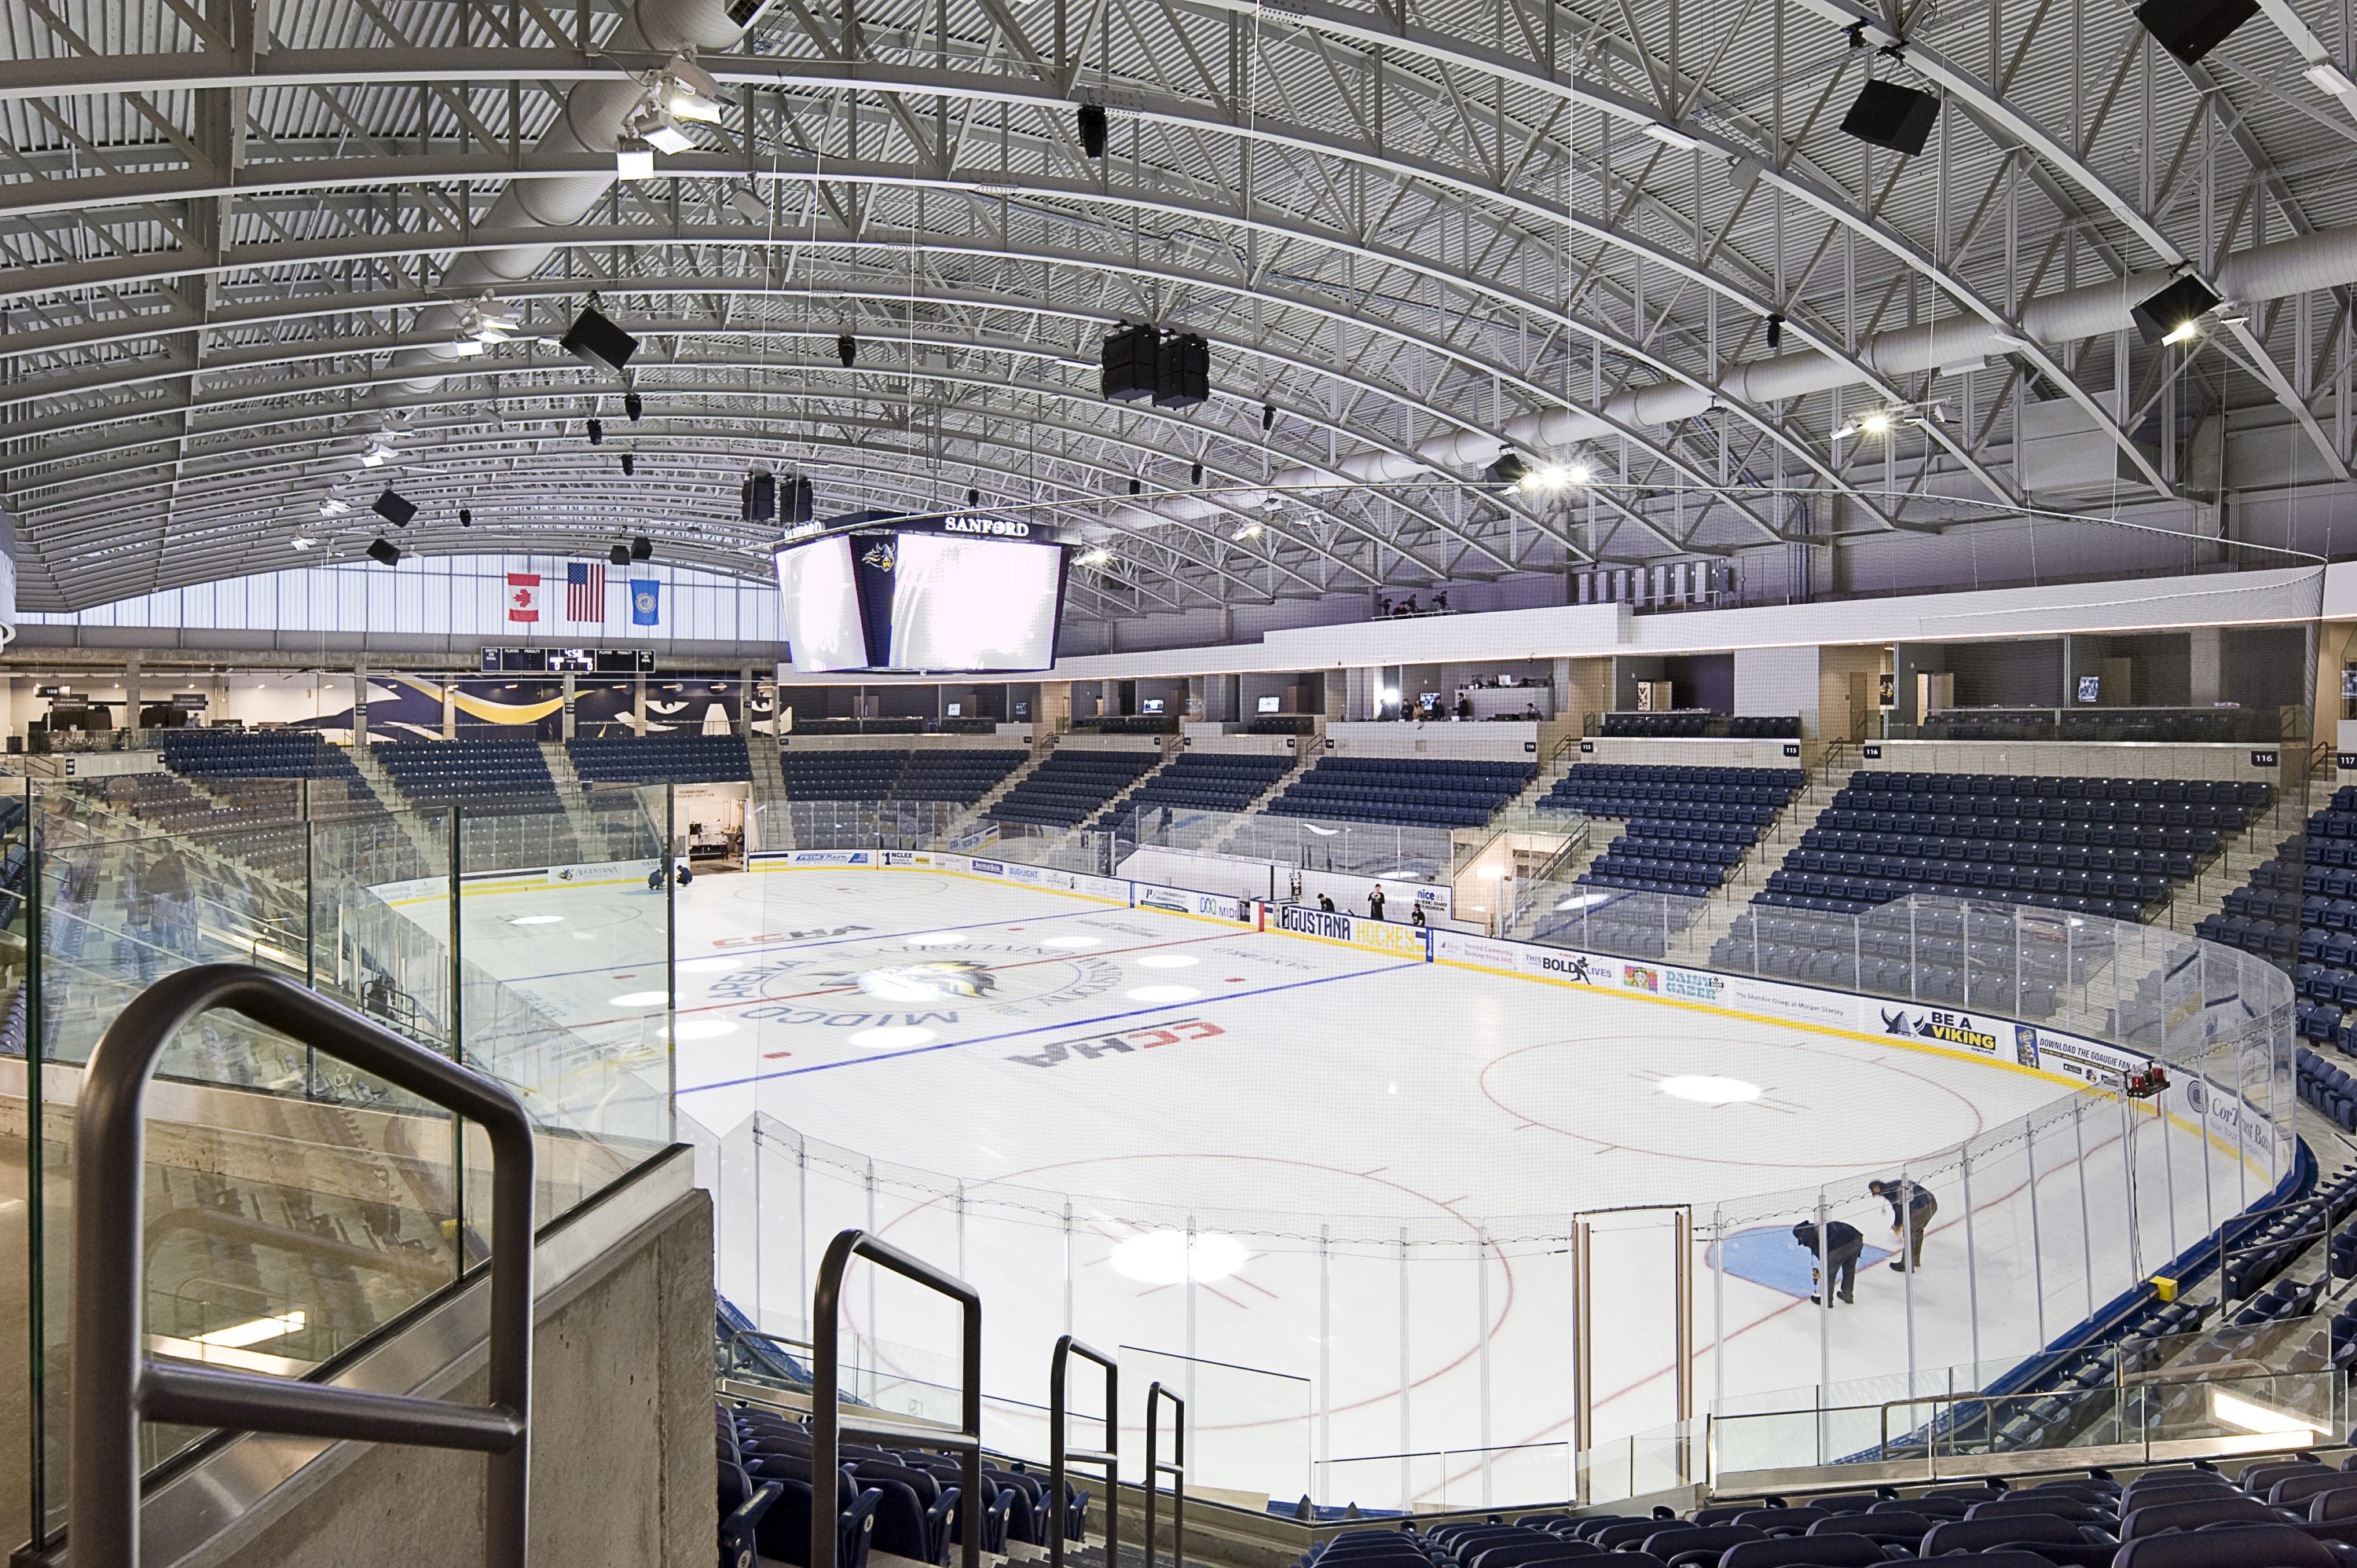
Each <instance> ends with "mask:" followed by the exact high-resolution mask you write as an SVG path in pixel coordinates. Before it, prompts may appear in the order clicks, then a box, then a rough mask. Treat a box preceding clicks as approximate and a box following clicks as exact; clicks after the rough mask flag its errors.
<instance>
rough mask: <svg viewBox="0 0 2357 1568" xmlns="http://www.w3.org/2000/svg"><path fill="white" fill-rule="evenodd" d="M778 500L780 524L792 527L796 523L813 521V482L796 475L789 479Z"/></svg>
mask: <svg viewBox="0 0 2357 1568" xmlns="http://www.w3.org/2000/svg"><path fill="white" fill-rule="evenodd" d="M778 500H779V517H778V521H780V522H782V523H785V524H787V525H788V526H789V527H791V526H792V525H793V524H795V523H802V522H808V521H810V520H811V507H812V505H813V492H812V490H811V482H810V480H809V478H807V477H805V476H803V475H801V474H796V475H795V476H794V477H793V478H791V479H788V480H787V481H786V482H785V487H784V489H782V490H780V493H779V496H778Z"/></svg>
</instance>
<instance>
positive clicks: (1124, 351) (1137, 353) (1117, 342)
mask: <svg viewBox="0 0 2357 1568" xmlns="http://www.w3.org/2000/svg"><path fill="white" fill-rule="evenodd" d="M1161 362H1162V334H1161V333H1159V332H1157V331H1156V330H1155V329H1154V328H1151V327H1125V328H1122V329H1121V330H1120V331H1118V332H1116V333H1114V335H1113V336H1112V337H1110V338H1106V339H1105V340H1104V353H1103V360H1102V361H1101V369H1100V370H1099V372H1098V376H1097V391H1098V392H1099V394H1100V395H1102V396H1103V397H1108V398H1111V399H1112V400H1113V401H1114V402H1115V403H1135V402H1137V401H1139V400H1141V399H1145V398H1151V397H1153V396H1154V394H1155V392H1157V390H1158V389H1159V387H1160V384H1161V369H1160V366H1161Z"/></svg>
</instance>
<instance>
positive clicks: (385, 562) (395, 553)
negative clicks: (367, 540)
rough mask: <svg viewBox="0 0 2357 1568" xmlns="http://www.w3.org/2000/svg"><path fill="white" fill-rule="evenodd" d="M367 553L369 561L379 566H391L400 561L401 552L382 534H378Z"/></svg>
mask: <svg viewBox="0 0 2357 1568" xmlns="http://www.w3.org/2000/svg"><path fill="white" fill-rule="evenodd" d="M368 553H369V559H370V560H371V561H373V562H375V563H376V564H378V565H380V566H391V565H393V564H397V563H398V562H399V561H400V560H401V552H400V551H399V550H398V549H396V548H395V547H394V546H393V541H391V540H389V539H387V538H386V537H385V536H384V535H382V533H380V534H378V535H377V536H376V540H375V542H373V543H371V545H370V546H369V547H368Z"/></svg>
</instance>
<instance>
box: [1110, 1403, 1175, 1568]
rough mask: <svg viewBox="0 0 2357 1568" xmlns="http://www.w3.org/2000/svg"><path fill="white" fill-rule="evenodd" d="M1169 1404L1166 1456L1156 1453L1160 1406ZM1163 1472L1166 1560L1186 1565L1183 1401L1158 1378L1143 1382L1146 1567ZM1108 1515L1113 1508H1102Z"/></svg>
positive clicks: (1150, 1564)
mask: <svg viewBox="0 0 2357 1568" xmlns="http://www.w3.org/2000/svg"><path fill="white" fill-rule="evenodd" d="M1166 1401H1167V1402H1168V1403H1169V1406H1170V1455H1171V1457H1170V1459H1169V1460H1168V1462H1167V1463H1166V1462H1165V1461H1164V1460H1163V1459H1162V1458H1161V1457H1160V1456H1159V1442H1160V1438H1161V1434H1162V1423H1161V1421H1160V1419H1159V1418H1160V1415H1161V1406H1162V1405H1163V1403H1164V1402H1166ZM1165 1476H1168V1477H1170V1480H1171V1487H1170V1564H1171V1568H1186V1564H1187V1402H1186V1401H1185V1400H1182V1399H1180V1398H1179V1396H1178V1395H1177V1394H1174V1393H1172V1392H1171V1391H1169V1390H1168V1389H1166V1388H1164V1387H1163V1386H1162V1385H1161V1383H1160V1382H1158V1381H1157V1382H1152V1383H1148V1384H1147V1385H1146V1568H1154V1561H1155V1554H1154V1515H1155V1506H1154V1505H1155V1501H1156V1499H1157V1498H1159V1497H1160V1496H1161V1487H1159V1486H1158V1485H1157V1483H1158V1482H1159V1481H1160V1480H1161V1478H1162V1477H1165ZM1105 1514H1106V1517H1107V1518H1111V1517H1112V1514H1113V1509H1111V1508H1110V1507H1108V1508H1107V1509H1105ZM1105 1563H1106V1564H1107V1568H1114V1562H1113V1557H1112V1555H1111V1554H1110V1553H1108V1554H1107V1555H1106V1557H1105Z"/></svg>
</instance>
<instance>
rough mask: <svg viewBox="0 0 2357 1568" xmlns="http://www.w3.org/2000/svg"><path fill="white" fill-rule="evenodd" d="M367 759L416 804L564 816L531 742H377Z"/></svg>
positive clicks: (497, 739)
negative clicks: (377, 766) (390, 778)
mask: <svg viewBox="0 0 2357 1568" xmlns="http://www.w3.org/2000/svg"><path fill="white" fill-rule="evenodd" d="M369 755H370V756H371V757H374V758H375V759H376V761H377V762H378V764H379V765H380V766H382V768H384V770H385V771H386V772H387V773H389V774H391V775H392V776H393V782H394V783H396V784H398V785H400V786H401V792H402V793H403V794H404V795H406V796H408V797H409V799H410V800H414V801H415V802H416V803H417V804H419V805H421V806H439V805H449V804H454V803H455V804H457V805H458V806H460V807H462V808H463V809H465V810H467V811H473V812H475V813H477V814H479V815H483V816H522V815H527V814H533V813H542V812H545V813H549V814H551V815H554V816H556V817H559V818H562V816H563V815H564V811H565V807H564V803H563V802H562V801H561V800H558V799H557V794H556V780H555V779H554V777H553V776H551V774H550V773H549V771H548V759H547V758H546V757H543V756H541V754H540V743H539V742H538V741H535V740H527V739H522V738H509V737H506V736H500V737H492V738H485V739H480V740H468V739H460V740H395V741H382V742H379V743H377V744H376V746H375V748H374V749H373V750H372V751H371V752H370V754H369Z"/></svg>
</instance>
